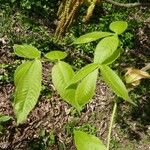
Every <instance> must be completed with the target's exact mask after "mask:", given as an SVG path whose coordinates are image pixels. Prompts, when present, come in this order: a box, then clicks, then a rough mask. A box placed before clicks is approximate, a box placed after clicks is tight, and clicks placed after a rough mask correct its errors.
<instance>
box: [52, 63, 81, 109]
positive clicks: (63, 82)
mask: <svg viewBox="0 0 150 150" xmlns="http://www.w3.org/2000/svg"><path fill="white" fill-rule="evenodd" d="M73 76H74V71H73V69H72V67H71V66H70V65H69V64H67V63H65V62H63V61H59V62H58V63H57V64H56V65H54V67H53V68H52V82H53V84H54V86H55V88H56V90H57V91H58V93H59V94H60V96H61V97H62V99H63V100H65V101H66V102H68V103H69V104H71V105H72V106H73V107H75V108H76V109H77V110H78V111H80V106H79V104H78V103H77V101H76V100H75V90H76V86H75V87H72V88H69V89H68V88H66V86H67V85H68V84H69V82H70V80H71V79H72V77H73Z"/></svg>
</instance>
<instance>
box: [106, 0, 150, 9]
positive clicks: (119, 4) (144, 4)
mask: <svg viewBox="0 0 150 150" xmlns="http://www.w3.org/2000/svg"><path fill="white" fill-rule="evenodd" d="M104 1H106V2H108V3H111V4H113V5H116V6H120V7H127V8H131V7H140V6H143V7H150V3H127V4H124V3H118V2H115V1H113V0H104Z"/></svg>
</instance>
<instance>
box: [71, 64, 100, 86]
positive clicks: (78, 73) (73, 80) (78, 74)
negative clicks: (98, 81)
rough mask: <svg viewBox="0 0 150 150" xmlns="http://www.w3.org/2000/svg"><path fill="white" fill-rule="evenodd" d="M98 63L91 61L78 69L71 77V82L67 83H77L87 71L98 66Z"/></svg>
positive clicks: (89, 71)
mask: <svg viewBox="0 0 150 150" xmlns="http://www.w3.org/2000/svg"><path fill="white" fill-rule="evenodd" d="M98 66H99V64H96V63H91V64H88V65H86V66H85V67H83V68H82V69H80V70H79V71H78V72H77V73H76V74H75V75H74V76H73V78H72V80H71V82H70V83H69V85H71V84H74V83H77V82H78V81H80V80H82V79H83V78H85V77H86V76H87V75H88V74H89V73H91V72H92V71H94V70H95V69H96V68H98Z"/></svg>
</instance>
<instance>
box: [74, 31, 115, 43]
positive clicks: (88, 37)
mask: <svg viewBox="0 0 150 150" xmlns="http://www.w3.org/2000/svg"><path fill="white" fill-rule="evenodd" d="M110 35H113V33H110V32H91V33H87V34H85V35H82V36H80V37H79V38H77V39H76V40H75V41H74V44H83V43H89V42H92V41H96V40H98V39H100V38H104V37H107V36H110Z"/></svg>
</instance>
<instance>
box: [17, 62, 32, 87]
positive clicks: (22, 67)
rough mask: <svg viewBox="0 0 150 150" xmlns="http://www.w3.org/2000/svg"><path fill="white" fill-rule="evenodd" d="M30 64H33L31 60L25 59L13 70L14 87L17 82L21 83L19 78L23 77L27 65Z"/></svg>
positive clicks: (27, 68) (27, 67)
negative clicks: (25, 60)
mask: <svg viewBox="0 0 150 150" xmlns="http://www.w3.org/2000/svg"><path fill="white" fill-rule="evenodd" d="M32 64H33V62H32V61H27V62H25V63H23V64H21V65H20V66H19V67H17V69H16V71H15V75H14V82H15V85H16V87H17V86H18V84H19V83H21V82H20V80H22V78H24V76H25V74H26V73H27V72H28V70H29V66H31V65H32Z"/></svg>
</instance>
